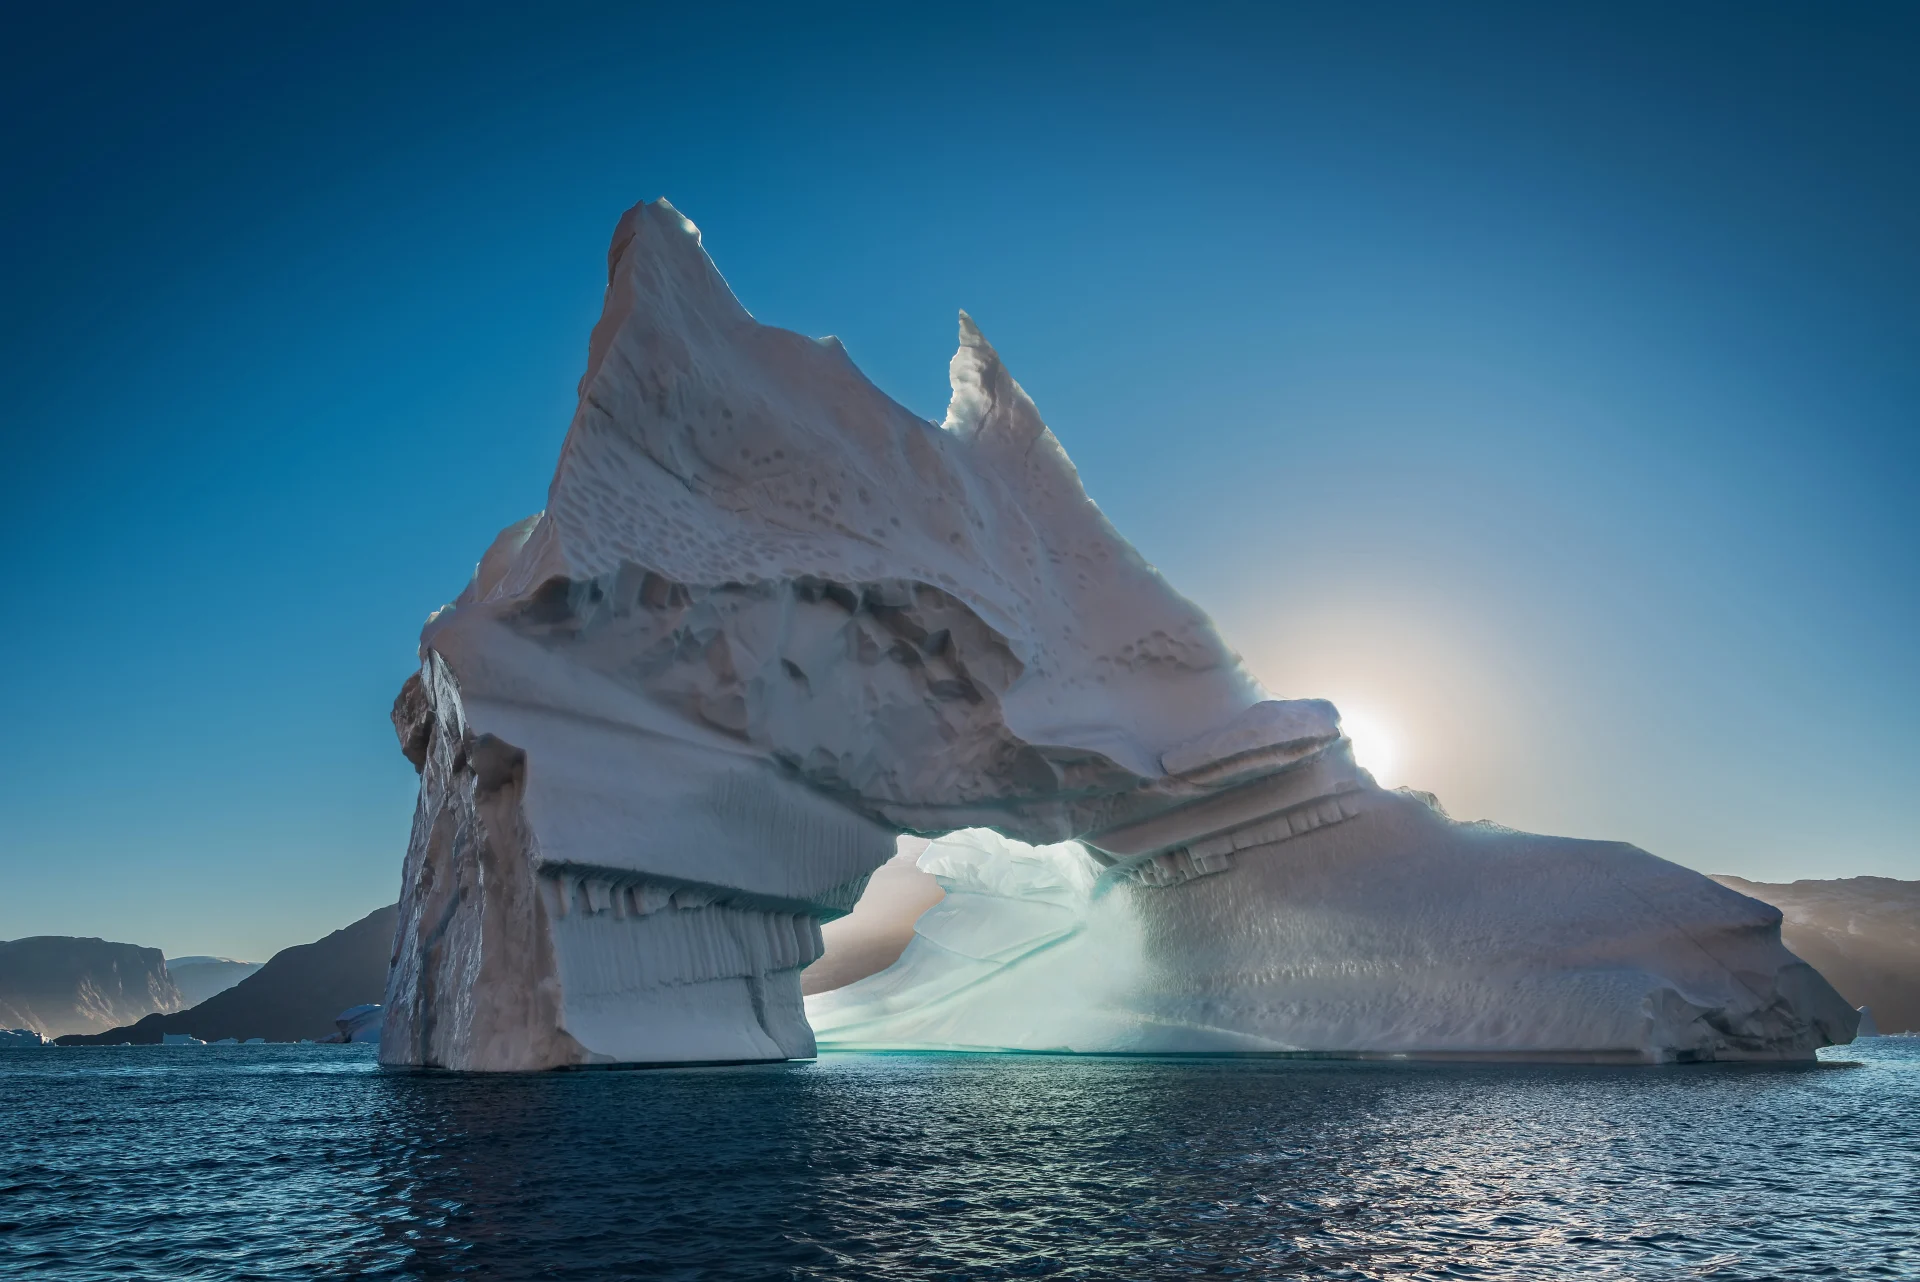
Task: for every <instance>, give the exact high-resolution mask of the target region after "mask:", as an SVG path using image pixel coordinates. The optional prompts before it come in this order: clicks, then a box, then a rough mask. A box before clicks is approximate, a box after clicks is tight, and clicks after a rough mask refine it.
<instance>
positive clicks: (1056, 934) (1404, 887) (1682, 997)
mask: <svg viewBox="0 0 1920 1282" xmlns="http://www.w3.org/2000/svg"><path fill="white" fill-rule="evenodd" d="M920 866H921V868H922V869H924V870H925V871H927V872H929V873H931V874H933V875H934V876H935V877H936V878H937V879H938V880H939V882H940V885H941V886H942V887H943V888H944V889H945V890H946V892H947V894H946V897H945V898H944V899H942V900H941V902H940V903H939V905H938V906H936V907H935V908H934V909H932V910H930V911H929V912H927V913H925V914H924V915H923V916H922V917H921V918H920V920H919V921H918V922H917V923H916V926H915V938H914V940H913V942H912V943H911V944H909V945H908V947H907V949H906V951H905V953H903V954H902V956H901V958H900V960H899V962H897V963H896V964H895V965H894V966H892V967H890V968H889V969H887V970H885V971H883V972H881V973H880V974H877V975H874V976H872V977H870V978H867V979H864V980H861V981H859V982H857V983H854V984H850V985H848V986H846V987H844V988H840V989H836V990H835V991H832V992H828V993H822V994H819V995H816V996H814V997H810V998H809V999H808V1000H807V1016H808V1019H809V1020H810V1022H811V1023H812V1025H813V1028H814V1031H815V1035H816V1036H817V1037H818V1039H819V1043H820V1045H821V1046H822V1047H823V1048H832V1049H879V1048H887V1049H905V1048H941V1049H952V1050H982V1051H984V1050H1023V1051H1080V1052H1155V1051H1159V1052H1194V1051H1216V1052H1250V1051H1251V1052H1269V1053H1276V1052H1292V1053H1331V1054H1383V1055H1385V1054H1412V1055H1428V1056H1433V1055H1438V1056H1468V1057H1494V1058H1504V1057H1516V1056H1518V1057H1525V1058H1531V1059H1593V1060H1621V1061H1639V1062H1660V1061H1670V1060H1675V1059H1696V1058H1719V1059H1744V1058H1759V1059H1770V1058H1801V1057H1804V1056H1806V1055H1808V1054H1810V1053H1811V1052H1812V1051H1813V1050H1814V1049H1816V1048H1818V1047H1819V1046H1821V1045H1825V1044H1827V1043H1828V1042H1830V1041H1844V1040H1846V1039H1847V1038H1848V1036H1850V1033H1851V1022H1850V1019H1849V1016H1850V1015H1851V1014H1852V1012H1850V1011H1848V1010H1847V1009H1846V1007H1845V1005H1844V1004H1843V1003H1842V1002H1840V1000H1839V999H1838V998H1837V997H1835V996H1834V995H1833V994H1832V991H1831V990H1830V989H1829V988H1828V987H1827V985H1826V984H1825V982H1824V981H1823V980H1822V979H1821V978H1820V977H1819V975H1818V974H1816V973H1815V972H1814V971H1813V970H1812V969H1811V968H1809V967H1808V966H1806V965H1805V964H1804V963H1802V962H1799V961H1798V960H1797V959H1795V958H1794V957H1793V956H1792V955H1791V954H1790V953H1788V952H1787V951H1786V950H1785V949H1784V948H1782V947H1781V945H1780V943H1779V936H1778V922H1779V915H1778V913H1776V912H1775V911H1774V910H1772V909H1771V908H1769V907H1768V906H1767V905H1765V904H1762V903H1759V902H1758V901H1755V900H1752V899H1749V898H1746V897H1745V896H1742V895H1739V894H1735V893H1733V892H1731V891H1728V890H1726V889H1724V888H1722V887H1720V886H1718V885H1716V884H1714V883H1713V882H1712V881H1709V880H1708V879H1707V878H1705V877H1701V876H1699V875H1698V874H1695V873H1693V872H1690V871H1688V870H1686V869H1683V868H1680V867H1677V866H1676V865H1673V864H1670V863H1667V862H1665V861H1664V860H1659V859H1655V858H1654V857H1652V856H1651V855H1648V854H1645V853H1644V852H1642V851H1639V850H1635V849H1634V848H1633V847H1631V846H1624V845H1619V844H1614V843H1604V842H1590V841H1574V840H1569V839H1566V838H1557V837H1537V836H1533V835H1530V834H1526V833H1516V832H1512V831H1510V830H1507V829H1502V828H1497V827H1492V826H1489V825H1481V824H1460V823H1455V822H1453V821H1452V820H1449V819H1447V818H1446V817H1445V816H1443V815H1440V814H1438V813H1436V812H1435V811H1434V810H1433V809H1431V808H1430V807H1428V806H1426V805H1424V804H1422V803H1421V802H1420V801H1418V800H1416V799H1414V798H1410V797H1405V796H1402V795H1399V794H1395V793H1387V792H1382V791H1379V790H1377V789H1376V790H1370V791H1368V792H1367V793H1365V794H1363V800H1362V801H1361V803H1360V805H1359V807H1358V809H1357V813H1356V814H1355V815H1354V816H1353V817H1352V819H1351V821H1350V822H1345V823H1341V824H1338V825H1327V826H1325V827H1322V828H1319V829H1315V830H1312V831H1309V832H1307V833H1304V834H1302V835H1300V836H1298V837H1295V838H1293V839H1291V840H1289V841H1288V842H1286V843H1285V844H1284V845H1280V846H1275V847H1273V848H1271V849H1267V850H1263V851H1262V852H1261V853H1260V854H1259V856H1258V857H1257V858H1248V859H1244V860H1243V861H1242V862H1241V864H1240V865H1239V866H1238V867H1237V868H1236V869H1235V871H1234V872H1233V873H1232V875H1230V876H1225V877H1215V878H1207V879H1205V880H1202V881H1195V882H1191V883H1189V884H1185V885H1181V886H1178V887H1175V888H1172V889H1153V888H1149V887H1145V886H1142V885H1140V884H1138V883H1135V882H1124V881H1122V882H1115V881H1112V880H1111V879H1099V880H1096V875H1097V874H1098V873H1099V868H1098V865H1097V864H1096V863H1095V861H1094V860H1093V859H1092V858H1091V857H1089V856H1088V855H1087V854H1086V853H1085V852H1084V851H1083V850H1082V849H1081V848H1080V847H1079V846H1078V845H1076V844H1072V843H1069V844H1065V845H1057V846H1048V847H1043V848H1040V849H1034V848H1032V847H1024V846H1021V845H1020V844H1019V843H1015V842H1009V841H1007V840H1006V839H1004V838H1001V837H999V836H998V835H996V834H993V833H989V832H978V831H975V832H965V833H957V834H955V835H953V836H951V837H947V838H944V839H942V840H939V841H936V842H934V843H933V844H932V845H931V846H930V847H929V848H928V850H927V852H926V853H925V854H924V855H922V856H921V860H920ZM1809 1016H1811V1018H1809Z"/></svg>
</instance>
